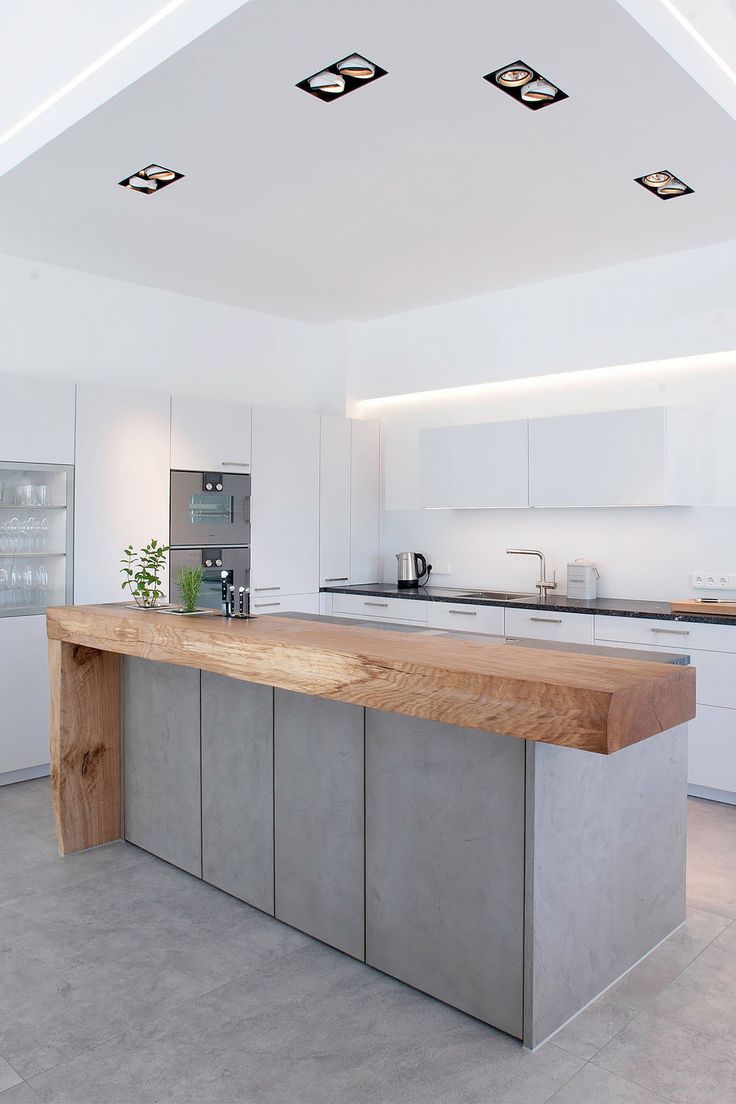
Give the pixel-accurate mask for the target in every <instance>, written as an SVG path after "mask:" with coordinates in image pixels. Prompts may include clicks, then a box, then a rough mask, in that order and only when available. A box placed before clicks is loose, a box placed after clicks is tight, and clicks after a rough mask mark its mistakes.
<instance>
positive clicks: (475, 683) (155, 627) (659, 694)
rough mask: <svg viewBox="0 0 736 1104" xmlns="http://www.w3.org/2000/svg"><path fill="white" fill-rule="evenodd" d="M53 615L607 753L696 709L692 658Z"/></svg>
mask: <svg viewBox="0 0 736 1104" xmlns="http://www.w3.org/2000/svg"><path fill="white" fill-rule="evenodd" d="M47 624H48V635H49V638H50V639H51V640H60V641H67V642H69V643H73V644H77V645H82V646H84V647H86V648H93V649H97V650H99V651H101V652H114V653H120V654H123V655H134V656H141V657H142V658H144V659H150V660H159V661H163V662H167V663H180V664H184V665H186V666H190V667H198V668H201V669H202V670H206V671H214V672H215V673H217V674H222V675H227V676H229V677H230V678H237V679H244V680H246V681H249V682H256V683H264V684H267V685H271V686H277V687H280V688H282V689H285V690H294V691H297V692H299V693H302V694H314V695H317V696H318V697H324V698H334V699H336V700H338V701H346V702H351V703H353V704H355V705H362V706H367V707H369V708H371V709H383V710H386V711H388V712H394V713H404V714H407V715H409V716H416V717H424V718H427V719H429V720H437V721H445V722H447V723H450V724H457V725H461V726H464V727H468V728H477V729H483V730H486V731H489V732H499V733H501V734H504V735H508V736H516V737H520V738H522V739H527V740H539V741H543V742H546V743H552V744H561V745H564V746H566V747H572V748H579V749H582V750H585V751H593V752H599V753H601V754H604V755H605V754H610V753H611V752H614V751H617V750H619V749H620V748H623V747H626V746H627V745H629V744H633V743H636V742H638V741H639V740H644V739H646V738H647V737H649V736H653V735H655V733H657V732H662V731H664V730H665V729H668V728H672V727H674V726H675V725H678V724H682V723H684V722H685V721H688V720H690V719H691V718H692V717H694V716H695V671H694V669H693V668H692V667H681V666H675V665H670V664H662V663H651V662H645V661H641V660H634V659H617V658H613V657H611V656H595V655H580V654H575V653H570V652H556V651H555V650H554V647H550V648H549V649H536V648H534V649H531V648H523V647H514V646H513V645H507V644H503V643H499V642H494V641H493V640H478V641H475V640H467V639H463V640H460V639H457V638H454V637H452V636H448V635H444V634H433V633H431V632H427V633H426V634H414V633H407V634H400V633H392V632H389V631H384V630H381V629H378V628H376V629H372V628H365V627H360V628H352V627H349V626H344V625H332V624H325V623H322V622H317V621H301V620H299V616H298V614H295V615H294V616H293V617H289V618H284V617H258V618H255V619H253V620H251V621H227V620H225V619H223V618H221V617H219V616H212V617H211V618H209V617H201V618H197V619H196V620H195V619H189V618H186V619H184V618H181V619H179V618H175V617H168V616H165V615H162V614H158V613H147V612H143V611H139V610H131V609H126V608H125V607H124V606H120V605H107V606H65V607H60V608H56V609H50V610H49V611H48V613H47ZM53 680H54V675H53V674H52V682H53ZM93 727H94V724H93ZM52 738H53V736H52Z"/></svg>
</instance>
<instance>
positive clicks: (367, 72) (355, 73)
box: [337, 54, 376, 80]
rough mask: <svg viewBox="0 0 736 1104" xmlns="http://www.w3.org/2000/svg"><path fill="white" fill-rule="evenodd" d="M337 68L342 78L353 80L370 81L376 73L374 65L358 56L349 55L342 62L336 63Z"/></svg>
mask: <svg viewBox="0 0 736 1104" xmlns="http://www.w3.org/2000/svg"><path fill="white" fill-rule="evenodd" d="M337 68H338V70H339V72H340V73H342V75H343V76H344V77H354V78H355V80H370V78H371V77H373V76H375V73H376V67H375V65H373V64H372V63H371V62H370V61H366V59H365V58H364V57H361V56H360V54H351V55H350V57H348V58H344V59H343V61H338V63H337Z"/></svg>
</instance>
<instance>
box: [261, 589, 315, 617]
mask: <svg viewBox="0 0 736 1104" xmlns="http://www.w3.org/2000/svg"><path fill="white" fill-rule="evenodd" d="M250 608H251V611H252V612H253V613H255V614H267V613H319V612H320V601H319V592H318V591H315V593H314V594H274V595H271V596H270V597H269V595H267V594H264V595H256V596H255V597H254V598H253V601H252V602H251V607H250Z"/></svg>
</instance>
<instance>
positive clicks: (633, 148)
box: [0, 0, 736, 322]
mask: <svg viewBox="0 0 736 1104" xmlns="http://www.w3.org/2000/svg"><path fill="white" fill-rule="evenodd" d="M353 50H359V51H361V52H363V53H364V54H366V55H367V56H368V57H369V58H371V59H372V60H374V61H376V62H378V63H379V64H380V65H382V66H383V67H384V68H385V69H387V70H388V71H389V75H388V76H387V77H384V78H383V79H382V80H380V81H377V82H376V83H375V84H373V85H368V86H366V87H364V88H360V89H358V90H357V91H356V92H354V93H352V94H350V95H349V96H346V97H345V98H344V99H342V100H336V101H335V102H332V103H322V102H320V101H318V100H316V99H315V98H313V97H311V96H309V95H307V94H305V93H304V92H302V91H300V90H299V89H296V88H295V87H294V84H295V83H296V82H297V81H298V80H300V79H302V78H303V77H305V76H307V75H309V74H310V73H313V72H315V71H316V70H317V69H319V68H320V67H322V66H323V65H325V64H327V63H329V62H331V61H334V60H336V59H337V58H339V57H342V56H344V55H345V54H347V53H349V52H351V51H353ZM518 57H521V58H523V59H525V60H526V61H528V62H529V63H531V64H532V65H534V66H536V67H537V68H538V69H539V70H541V71H542V72H543V73H544V74H545V75H546V76H548V77H549V78H550V79H552V80H554V81H557V82H559V84H560V86H561V87H562V88H563V89H564V90H565V91H566V92H567V93H568V94H569V97H570V98H569V99H567V100H565V101H563V102H561V103H560V104H556V105H552V106H550V107H548V108H545V109H543V110H541V111H537V112H532V111H528V110H527V109H526V108H524V107H522V106H521V105H520V104H518V103H516V102H514V101H513V100H512V99H511V98H510V97H508V96H506V95H504V94H503V93H501V92H500V91H498V90H497V89H494V88H492V87H491V86H490V85H489V84H488V83H487V82H484V81H483V80H482V79H481V77H482V76H483V74H485V73H487V72H490V71H491V70H493V69H496V68H498V67H499V66H501V65H503V64H505V63H507V62H510V61H514V60H516V58H518ZM151 161H156V162H159V163H162V164H164V165H166V166H169V167H172V168H175V169H178V170H180V171H182V172H184V173H185V174H186V178H185V179H184V180H182V181H180V182H178V183H176V184H173V185H171V186H170V187H168V188H166V189H165V190H164V191H162V192H161V193H160V194H156V195H153V196H142V195H136V194H133V193H131V192H129V191H126V190H125V189H123V188H119V187H117V186H116V182H117V181H118V180H119V179H120V178H121V177H123V176H124V175H126V174H128V173H131V172H133V171H135V170H136V169H138V168H140V167H142V166H143V165H145V164H147V163H149V162H151ZM662 167H666V168H669V169H672V170H673V171H676V172H678V173H680V174H681V175H682V177H683V178H684V179H685V180H686V181H687V182H688V183H689V184H690V185H691V186H692V187H694V188H695V190H696V194H695V195H692V196H687V197H685V198H682V199H675V200H671V201H669V202H666V203H664V202H662V201H660V200H659V199H657V198H656V197H654V196H653V195H649V194H647V193H645V191H644V190H643V189H642V188H640V187H639V186H638V185H636V184H634V183H633V177H635V176H639V175H641V174H643V173H645V172H650V171H653V170H655V169H659V168H662ZM734 179H736V123H735V122H734V121H733V120H732V119H731V118H730V117H729V116H728V115H727V114H726V113H725V112H724V111H723V110H722V109H721V108H720V107H718V106H717V105H716V104H715V103H714V102H713V100H711V99H710V97H709V96H708V95H707V94H706V92H704V91H703V89H702V88H701V87H700V86H699V85H698V84H696V83H695V81H693V80H692V78H690V77H689V76H688V75H687V74H686V73H685V72H684V71H683V70H682V69H681V68H680V67H679V66H678V65H677V64H676V63H675V62H674V61H673V60H672V58H671V57H670V56H669V54H667V53H666V52H665V51H664V49H663V48H662V47H661V46H659V45H658V44H657V43H656V42H655V41H654V39H653V38H651V37H649V35H648V34H647V33H646V32H645V31H644V29H643V28H642V27H641V26H640V25H639V24H638V23H637V22H636V21H635V20H634V19H632V18H631V16H630V15H629V14H627V13H626V12H625V11H624V10H623V9H622V8H621V7H620V6H619V4H618V3H616V0H514V2H513V3H510V2H508V0H504V2H501V0H401V2H400V3H397V0H310V2H309V3H305V2H304V0H250V2H249V3H248V4H246V5H245V6H243V7H242V8H241V9H239V10H238V11H236V12H235V13H234V14H233V15H231V16H229V17H228V18H227V19H225V20H223V21H222V22H221V23H219V24H218V25H217V26H215V27H214V28H213V29H211V30H210V31H208V32H207V33H206V34H204V35H202V36H201V37H200V38H198V39H197V40H196V41H194V42H193V43H191V44H190V45H189V46H187V47H185V48H184V49H182V50H181V51H180V52H179V53H178V54H176V55H174V56H173V57H172V58H170V59H169V60H167V61H166V62H164V63H163V64H162V65H160V66H159V67H158V68H157V69H155V70H154V71H153V72H151V73H149V74H148V75H146V76H144V77H142V78H141V79H140V80H138V81H137V82H136V83H135V84H133V85H131V86H130V87H129V88H127V89H126V90H125V91H123V92H121V93H120V94H119V95H117V96H116V97H115V98H114V99H112V100H110V101H109V102H108V103H106V104H104V105H103V106H101V107H99V108H98V109H97V110H96V111H94V112H93V113H92V114H90V115H88V116H87V117H86V118H84V119H83V120H81V121H80V122H79V123H77V124H76V125H75V126H74V127H72V128H71V129H69V130H68V131H66V132H65V133H64V134H62V135H61V136H60V137H58V138H56V139H55V140H54V141H53V142H51V143H50V144H49V145H47V146H45V147H44V148H43V149H41V150H40V151H38V152H37V153H36V154H34V155H33V156H32V157H30V158H28V160H26V161H25V162H24V163H23V164H21V165H20V166H18V167H17V168H15V169H14V170H12V171H11V172H10V173H8V174H6V175H5V176H4V177H3V178H2V179H0V251H5V252H9V253H17V254H20V255H22V256H26V257H31V258H34V259H37V260H42V261H47V262H50V263H54V264H60V265H65V266H68V267H71V268H79V269H83V270H87V271H91V272H97V273H101V274H105V275H109V276H114V277H119V278H122V279H126V280H131V281H134V282H137V283H141V284H147V285H151V286H155V287H163V288H167V289H170V290H173V291H178V292H182V293H185V294H189V295H196V296H200V297H202V298H208V299H214V300H219V301H222V302H226V303H233V304H236V305H238V306H242V307H248V308H251V309H254V310H260V311H264V312H268V313H273V314H278V315H284V316H287V317H292V318H299V319H305V320H308V321H315V322H325V321H335V320H339V319H346V318H354V319H359V318H370V317H375V316H379V315H383V314H390V313H395V312H399V311H405V310H410V309H414V308H417V307H422V306H428V305H431V304H435V303H438V302H445V301H448V300H455V299H462V298H466V297H469V296H474V295H479V294H483V293H485V292H488V291H492V290H496V289H499V288H503V287H509V286H513V285H519V284H525V283H529V282H534V281H538V280H543V279H548V278H551V277H554V276H557V275H563V274H568V273H571V272H576V271H584V270H586V269H592V268H596V267H601V266H605V265H611V264H618V263H623V262H626V261H631V260H635V259H639V258H642V257H646V256H653V255H657V254H664V253H671V252H674V251H677V250H681V249H688V248H694V247H697V246H700V245H704V244H708V243H712V242H716V241H721V240H725V239H729V238H736V191H735V190H734V188H733V181H734Z"/></svg>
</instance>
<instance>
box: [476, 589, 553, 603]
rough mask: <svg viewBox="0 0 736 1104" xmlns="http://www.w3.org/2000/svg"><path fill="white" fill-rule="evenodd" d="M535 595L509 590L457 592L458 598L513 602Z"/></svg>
mask: <svg viewBox="0 0 736 1104" xmlns="http://www.w3.org/2000/svg"><path fill="white" fill-rule="evenodd" d="M536 597H537V595H536V594H520V593H519V592H518V591H510V590H469V591H468V592H467V593H466V594H458V598H492V599H493V600H494V601H496V602H514V601H517V600H519V599H522V598H527V599H529V598H536Z"/></svg>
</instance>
